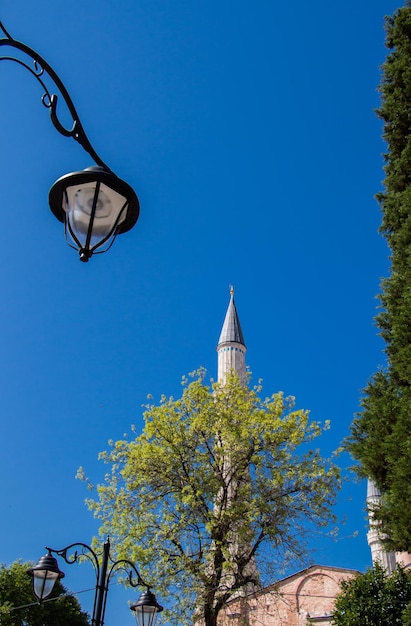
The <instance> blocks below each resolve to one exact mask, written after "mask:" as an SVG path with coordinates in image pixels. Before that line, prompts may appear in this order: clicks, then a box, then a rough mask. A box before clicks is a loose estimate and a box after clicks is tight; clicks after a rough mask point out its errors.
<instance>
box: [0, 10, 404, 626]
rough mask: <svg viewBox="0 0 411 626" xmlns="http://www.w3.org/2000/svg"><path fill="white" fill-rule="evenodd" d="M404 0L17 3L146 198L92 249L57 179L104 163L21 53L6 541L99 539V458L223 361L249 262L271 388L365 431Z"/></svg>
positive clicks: (9, 266) (22, 29)
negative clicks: (94, 511) (145, 408)
mask: <svg viewBox="0 0 411 626" xmlns="http://www.w3.org/2000/svg"><path fill="white" fill-rule="evenodd" d="M399 6H400V4H399V3H397V2H394V1H392V0H362V1H359V0H347V2H344V3H330V2H328V1H326V0H317V1H315V2H311V3H307V2H304V1H302V0H295V1H294V2H281V3H280V2H278V1H276V0H258V1H257V2H249V1H245V0H240V1H239V2H236V3H232V2H227V0H218V1H217V0H208V1H207V2H204V1H202V0H175V1H174V2H173V1H170V0H117V1H116V2H115V3H114V2H112V1H109V0H89V1H88V2H84V0H71V1H70V2H66V3H62V2H55V1H53V2H52V1H51V0H37V2H35V3H33V2H29V0H3V2H2V11H1V15H0V19H2V21H3V22H4V24H5V26H6V28H7V29H8V30H9V31H10V33H11V34H12V36H13V37H15V38H16V39H19V40H21V41H23V42H25V43H26V44H28V45H30V46H32V47H33V48H35V49H36V50H37V51H38V52H39V53H40V54H42V55H43V56H44V57H45V58H46V59H47V61H48V62H49V63H50V64H51V65H52V66H53V67H54V69H55V70H56V71H57V72H58V73H59V75H60V76H61V78H62V80H63V82H64V83H65V84H66V86H67V88H68V90H69V92H70V94H71V96H72V98H73V101H74V103H75V105H76V107H77V110H78V112H79V114H80V118H81V120H82V122H83V125H84V127H85V129H86V132H87V134H88V135H89V138H90V140H91V142H92V143H93V145H94V147H95V149H96V150H97V152H98V153H99V154H100V155H101V157H102V158H103V160H105V161H106V162H107V163H108V164H109V165H110V167H111V168H112V169H113V170H114V171H115V172H116V173H117V174H118V175H119V176H120V177H122V178H123V179H125V180H126V181H128V183H129V184H131V185H132V186H133V187H134V188H135V190H136V192H137V194H138V196H139V198H140V202H141V217H140V220H139V222H138V223H137V225H136V227H135V228H134V229H133V230H132V231H131V232H129V233H127V234H124V235H122V236H121V237H119V238H118V239H117V241H116V242H115V243H114V246H113V248H112V249H111V251H110V252H108V253H107V254H105V255H102V256H99V257H95V258H93V259H92V260H91V262H90V263H89V264H87V265H85V264H82V263H80V261H79V260H78V258H77V256H76V253H75V252H74V251H72V250H71V249H70V248H69V247H68V246H67V245H66V244H65V242H64V237H63V228H62V225H61V224H60V223H59V222H57V221H56V219H55V218H54V217H53V215H52V214H51V212H50V211H49V209H48V203H47V194H48V189H49V187H50V186H51V185H52V183H53V182H54V181H55V180H56V179H57V178H58V177H59V176H61V175H63V174H65V173H67V172H69V171H75V170H78V169H82V168H83V167H87V166H88V165H92V162H91V161H90V159H89V158H88V157H87V155H86V154H85V153H84V152H83V151H82V149H81V148H80V147H79V146H78V145H76V144H75V142H74V141H72V140H70V139H65V138H63V137H61V136H60V135H58V133H57V132H56V131H55V130H54V128H53V127H52V125H51V124H50V121H49V118H48V112H47V111H46V109H44V108H43V107H42V105H41V102H40V97H41V95H42V93H41V90H40V86H39V85H38V84H37V82H36V81H35V80H34V79H33V78H32V77H31V76H30V75H29V73H28V72H26V71H24V70H23V69H22V68H20V67H18V66H17V65H15V64H12V63H8V62H2V63H1V64H0V80H1V92H0V93H1V97H0V129H1V131H0V132H1V137H0V172H1V178H2V183H1V186H0V207H1V232H0V268H1V271H0V292H1V299H0V346H1V350H0V368H1V372H0V416H1V418H0V419H1V437H0V475H1V477H2V479H1V482H0V502H1V507H2V508H1V511H2V513H1V516H0V537H1V542H0V562H5V563H10V562H12V561H13V560H15V559H17V558H19V557H21V558H22V559H25V560H26V559H37V558H38V557H39V556H40V555H41V554H42V553H43V547H44V545H45V544H49V545H51V546H52V547H56V548H60V547H63V546H65V545H67V544H68V543H71V542H73V541H84V542H89V541H91V539H92V536H93V535H94V534H95V533H96V531H97V528H98V524H97V523H96V521H95V520H93V518H92V516H91V514H90V513H89V512H88V511H87V509H86V507H85V505H84V498H85V497H86V496H87V492H86V489H85V487H84V485H83V484H81V483H80V482H78V481H76V480H75V478H74V476H75V473H76V470H77V468H78V466H80V465H83V466H84V467H85V468H86V470H87V473H88V474H89V475H91V477H92V478H93V479H94V480H95V481H96V482H97V481H99V480H101V479H102V478H103V475H104V472H105V469H106V468H105V467H104V466H103V465H102V464H100V463H98V462H97V454H98V452H99V451H101V450H103V449H106V447H107V441H108V440H109V439H118V438H120V437H122V435H123V433H125V432H129V431H130V425H131V424H132V423H134V424H137V425H138V426H139V427H141V425H142V419H141V405H142V404H143V403H144V402H145V399H146V395H147V394H148V393H152V394H153V395H154V397H155V398H158V397H159V396H160V394H161V393H165V394H174V395H177V394H178V393H179V392H180V389H181V388H180V379H181V376H182V375H183V374H185V373H187V372H189V371H191V370H193V369H195V368H197V367H198V366H200V365H203V366H205V367H206V368H207V369H208V370H209V371H210V373H211V375H215V374H216V367H217V359H216V352H215V347H216V343H217V340H218V336H219V332H220V328H221V324H222V322H223V318H224V314H225V310H226V307H227V304H228V299H229V292H228V286H229V284H230V283H233V284H234V286H235V289H236V303H237V309H238V312H239V315H240V319H241V323H242V326H243V331H244V335H245V340H246V343H247V347H248V353H247V361H248V364H249V366H250V367H251V369H252V371H253V373H254V376H255V378H259V377H261V378H263V379H264V385H265V391H266V392H267V394H269V393H272V392H274V391H278V390H283V391H284V392H285V393H286V394H291V395H295V396H296V398H297V405H298V406H299V407H304V408H308V409H310V410H311V411H312V417H313V418H315V419H318V420H325V419H330V420H331V422H332V429H331V431H330V433H329V434H328V435H327V437H326V438H325V439H324V442H323V450H324V453H329V452H330V451H331V450H333V449H334V448H336V447H337V446H338V445H339V444H340V442H341V440H342V439H343V438H344V437H345V436H346V435H347V434H348V432H349V425H350V423H351V421H352V418H353V414H354V413H355V412H356V411H357V410H358V406H359V398H360V390H361V389H362V388H363V387H364V386H365V384H366V382H367V379H368V377H369V376H370V375H371V374H372V373H373V372H374V371H375V370H376V368H377V366H378V364H381V363H384V354H383V343H382V341H381V340H380V339H379V338H378V337H377V331H376V328H375V327H374V325H373V316H374V315H375V312H376V307H377V305H378V302H377V300H376V299H375V295H376V294H377V292H378V291H379V281H380V278H381V277H382V276H383V275H385V274H386V273H387V271H388V261H387V255H388V254H387V249H386V246H385V243H384V241H383V239H382V238H381V237H380V236H379V235H378V234H377V229H378V226H379V222H380V213H379V208H378V205H377V203H376V201H375V200H374V194H375V193H376V192H377V191H379V190H380V188H381V181H382V179H383V171H382V157H381V153H382V152H383V149H384V146H383V143H382V140H381V124H380V122H379V121H378V119H377V118H376V116H375V114H374V112H373V111H374V109H375V107H377V106H378V102H379V99H378V94H377V85H378V82H379V79H380V65H381V64H382V62H383V60H384V57H385V53H386V52H385V48H384V28H383V21H384V20H383V17H384V15H385V14H391V13H392V12H393V11H394V10H395V9H396V8H398V7H399ZM342 463H344V465H349V463H350V460H349V459H348V458H346V457H344V458H343V459H342ZM364 496H365V485H364V484H362V483H361V484H355V483H354V482H353V481H352V480H350V481H349V482H348V483H347V484H346V486H345V488H344V490H343V492H342V495H341V498H340V503H339V506H338V510H337V513H338V515H339V516H340V517H345V518H346V523H345V525H343V526H342V527H341V532H340V540H339V541H337V542H335V543H334V542H331V541H329V540H327V539H325V538H318V539H317V540H316V541H315V542H314V543H313V548H316V549H317V553H316V554H315V556H314V557H313V559H312V561H315V562H317V563H322V564H328V565H337V566H343V567H352V568H357V569H360V570H363V569H365V568H366V567H367V566H369V565H370V556H369V551H368V547H367V544H366V535H365V533H366V527H365V516H364ZM355 531H358V536H357V537H353V534H354V533H355ZM64 569H65V570H66V574H67V578H66V581H67V585H68V586H69V587H70V588H71V589H84V588H85V587H87V586H92V584H93V582H92V573H91V571H89V570H88V568H87V566H86V565H83V566H72V567H71V568H69V566H66V567H65V568H64ZM156 591H157V593H158V596H159V597H161V590H156ZM91 596H92V594H90V593H89V594H84V596H81V597H80V599H81V601H82V602H83V604H84V606H85V607H86V608H89V606H90V602H91ZM130 597H131V598H132V597H133V594H131V593H130V592H127V591H122V592H121V593H120V592H119V591H118V590H117V591H114V590H113V591H112V593H111V594H110V595H109V600H108V612H107V619H106V623H107V626H110V624H116V623H124V624H127V623H130V624H131V623H132V621H131V620H132V618H131V617H130V616H129V612H128V609H127V607H126V600H127V599H129V598H130Z"/></svg>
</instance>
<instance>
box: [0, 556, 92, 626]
mask: <svg viewBox="0 0 411 626" xmlns="http://www.w3.org/2000/svg"><path fill="white" fill-rule="evenodd" d="M32 566H33V563H22V562H21V561H15V562H14V563H13V564H12V565H10V566H9V567H6V565H1V566H0V625H1V626H89V625H90V621H89V619H88V616H87V613H84V612H83V611H82V610H81V607H80V604H79V602H78V600H77V599H76V598H74V597H73V596H71V595H67V590H66V589H65V587H64V586H63V585H62V584H61V583H60V582H59V581H57V582H56V583H55V585H54V589H53V592H52V594H51V596H50V597H52V598H58V600H53V601H50V602H44V603H43V604H41V605H39V604H36V603H35V598H34V595H33V591H32V582H31V578H30V577H29V576H28V575H27V570H28V568H29V567H32ZM19 607H22V608H19Z"/></svg>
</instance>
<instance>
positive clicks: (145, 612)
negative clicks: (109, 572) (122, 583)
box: [130, 589, 163, 626]
mask: <svg viewBox="0 0 411 626" xmlns="http://www.w3.org/2000/svg"><path fill="white" fill-rule="evenodd" d="M130 609H131V610H132V611H134V612H135V616H136V620H137V626H154V623H155V621H156V618H157V615H158V613H161V611H162V610H163V607H162V606H161V604H159V603H158V602H157V600H156V597H155V595H154V593H152V592H151V591H150V589H147V591H145V592H144V593H142V594H141V596H140V597H139V599H138V600H137V602H134V604H132V605H131V606H130Z"/></svg>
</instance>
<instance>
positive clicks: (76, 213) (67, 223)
mask: <svg viewBox="0 0 411 626" xmlns="http://www.w3.org/2000/svg"><path fill="white" fill-rule="evenodd" d="M49 204H50V208H51V210H52V212H53V213H54V215H55V216H56V217H57V219H59V220H60V222H64V228H65V233H66V239H67V242H68V244H69V245H70V246H71V247H72V248H75V249H76V250H78V251H79V254H80V259H81V261H88V260H89V258H90V257H91V256H92V254H94V253H97V254H99V253H101V252H105V251H106V250H108V249H109V248H110V247H111V245H112V244H113V241H114V239H115V237H116V235H117V234H119V233H125V232H126V231H128V230H130V228H132V227H133V226H134V224H135V223H136V221H137V219H138V216H139V212H140V206H139V202H138V198H137V196H136V194H135V192H134V190H133V189H132V188H131V187H130V185H128V184H127V183H126V182H124V181H123V180H121V179H120V178H117V176H116V175H115V174H113V172H111V171H110V170H108V169H107V168H105V167H100V166H98V167H89V168H87V169H86V170H83V171H81V172H73V173H72V174H66V176H62V177H61V178H59V179H58V180H57V181H56V182H55V183H54V185H53V187H52V188H51V189H50V193H49Z"/></svg>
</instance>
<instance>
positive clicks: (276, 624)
mask: <svg viewBox="0 0 411 626" xmlns="http://www.w3.org/2000/svg"><path fill="white" fill-rule="evenodd" d="M355 574H356V572H355V571H353V570H347V569H341V568H337V567H326V566H317V565H315V566H312V567H309V568H308V569H306V570H303V571H302V572H298V573H297V574H294V575H293V576H290V577H288V578H286V579H284V580H282V581H279V582H278V583H277V584H275V585H271V586H270V587H267V588H266V589H263V590H262V591H260V592H258V593H255V594H253V595H249V596H247V597H245V598H241V599H236V600H234V601H232V602H230V604H229V605H228V606H227V607H226V609H225V610H224V611H222V612H221V613H220V616H219V620H218V626H306V625H307V624H322V625H323V626H331V615H332V612H333V608H334V603H335V598H336V596H337V595H338V593H339V591H340V585H341V581H343V580H348V579H350V578H352V577H353V576H355Z"/></svg>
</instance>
